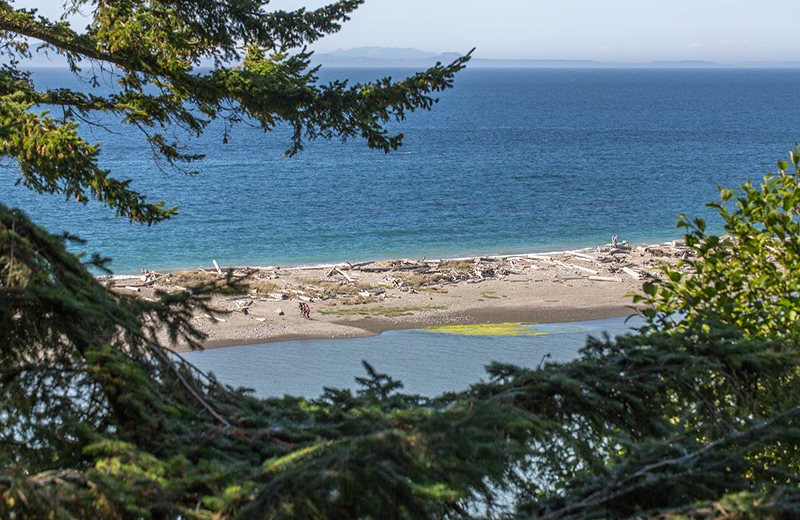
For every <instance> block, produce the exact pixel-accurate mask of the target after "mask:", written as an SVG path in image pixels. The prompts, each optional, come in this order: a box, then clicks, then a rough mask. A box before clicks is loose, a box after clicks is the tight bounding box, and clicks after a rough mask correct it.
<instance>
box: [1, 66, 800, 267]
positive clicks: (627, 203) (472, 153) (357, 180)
mask: <svg viewBox="0 0 800 520" xmlns="http://www.w3.org/2000/svg"><path fill="white" fill-rule="evenodd" d="M411 72H412V71H409V70H364V69H362V70H343V69H336V70H329V71H324V72H323V74H322V80H329V79H332V78H334V77H336V78H341V77H346V78H349V79H351V80H354V81H363V80H367V79H372V78H375V77H379V76H383V75H390V76H392V77H394V78H401V77H404V76H406V75H408V74H410V73H411ZM34 77H35V79H36V82H37V83H38V84H40V85H43V86H48V87H56V86H64V85H74V84H75V80H74V79H73V78H71V77H70V75H69V74H68V73H67V72H66V71H62V70H57V69H41V70H37V71H36V72H35V75H34ZM798 90H800V70H786V69H783V70H778V69H769V70H767V69H765V70H753V69H704V70H697V69H685V70H676V69H664V70H651V69H648V70H637V69H599V70H598V69H594V70H588V69H584V70H581V69H575V70H564V69H559V70H546V69H531V70H477V69H476V70H469V69H468V70H466V71H464V72H462V73H460V74H459V75H458V76H457V79H456V82H455V88H454V89H452V90H449V91H447V92H445V93H444V94H442V95H441V96H440V98H441V101H440V103H439V104H438V105H436V106H435V108H434V109H433V111H431V112H420V113H416V114H413V115H412V116H411V117H409V118H408V120H406V121H404V122H402V123H399V124H393V125H392V128H393V129H394V130H397V131H402V132H403V133H404V134H405V145H404V146H403V147H402V148H401V149H400V150H399V151H397V152H393V153H390V154H384V153H382V152H378V151H373V150H369V149H368V148H367V147H366V145H365V144H364V143H363V142H361V141H358V140H353V141H348V142H346V143H341V142H339V141H333V142H325V141H317V142H312V143H309V144H308V146H307V148H306V149H305V150H304V151H303V152H301V154H300V155H299V156H297V157H294V158H282V153H283V152H284V151H285V150H286V149H287V148H288V146H289V140H288V130H287V129H286V128H278V129H276V130H275V131H273V132H271V133H269V134H264V133H262V132H261V131H260V130H259V129H258V128H256V127H254V126H252V125H240V126H238V127H236V128H235V130H234V132H233V134H232V136H231V139H230V142H229V144H223V142H222V132H223V127H222V124H221V123H213V124H212V125H211V126H210V127H209V129H208V130H207V132H206V133H205V134H204V135H203V136H202V137H201V138H199V139H194V140H192V141H191V142H190V145H191V148H192V149H193V150H196V151H202V152H203V153H206V154H207V158H206V159H205V160H204V161H202V162H201V163H198V164H196V165H195V168H196V169H197V170H199V174H198V175H196V176H187V175H183V174H181V173H179V172H176V171H169V170H167V171H162V170H160V169H159V168H158V166H157V165H156V164H154V163H153V161H152V158H151V156H150V150H149V148H148V147H147V146H146V145H145V144H144V143H143V140H142V139H141V137H140V136H139V135H138V134H137V133H136V132H135V131H133V130H130V129H129V128H126V127H123V126H121V125H119V124H114V122H113V121H110V120H106V123H109V124H110V128H108V129H103V128H99V127H87V126H86V125H84V128H83V129H82V132H83V133H84V135H86V137H87V138H89V139H91V140H93V141H99V142H101V143H102V148H101V156H102V163H103V165H104V166H106V167H108V168H110V169H111V170H112V171H113V172H114V174H115V175H116V176H118V177H120V178H131V179H133V180H134V187H135V188H136V189H138V190H140V191H142V192H144V193H147V194H149V195H150V196H151V197H152V199H154V200H162V199H163V200H166V201H168V202H169V203H170V204H174V205H177V206H179V208H180V215H179V216H177V217H175V218H174V219H172V220H171V221H169V222H165V223H162V224H159V225H157V226H154V227H152V228H147V227H143V226H140V225H137V224H131V223H128V222H126V221H124V220H122V219H119V218H116V217H114V216H113V212H112V211H109V210H108V209H106V208H103V207H101V206H100V205H98V204H90V205H88V206H82V205H79V204H76V203H74V202H69V201H68V202H65V201H64V200H63V199H62V198H61V197H54V196H42V195H36V194H33V193H31V192H29V191H28V190H26V189H24V188H22V187H20V186H15V182H16V180H17V179H18V173H17V171H16V167H15V163H14V162H13V161H10V160H8V159H6V160H5V161H4V162H3V163H2V165H0V168H1V169H0V202H2V203H4V204H6V205H10V206H18V207H22V208H23V209H24V210H26V211H27V212H28V213H29V214H30V215H31V216H32V217H33V218H34V219H35V220H36V221H37V222H39V223H42V224H43V225H45V226H46V227H47V228H48V229H49V230H50V231H52V232H62V231H69V232H70V233H73V234H77V235H79V236H82V237H83V238H85V239H87V240H88V243H87V244H86V245H84V246H81V249H82V250H85V251H87V252H98V253H100V254H102V255H104V256H108V257H111V258H113V262H112V264H111V267H112V269H113V270H114V271H115V272H116V273H118V274H126V273H135V272H138V270H139V269H141V268H145V267H146V268H157V269H166V268H180V267H197V266H200V265H206V266H207V265H209V264H210V263H211V260H212V259H216V260H217V261H218V262H219V263H220V264H221V265H223V266H226V265H228V266H229V265H256V264H258V265H275V264H278V265H299V264H314V263H326V262H340V261H362V260H369V259H380V258H392V257H422V256H426V257H428V258H432V257H454V256H461V255H469V254H488V253H516V252H536V251H549V250H558V249H565V248H578V247H586V246H593V245H598V244H601V243H605V242H608V241H609V238H610V237H611V235H613V234H617V235H619V237H620V239H621V240H628V241H630V242H632V243H647V242H657V241H663V240H671V239H675V238H679V237H680V231H679V230H676V228H675V222H676V217H677V215H678V214H680V213H687V214H690V215H696V216H702V217H705V218H707V219H709V220H710V223H711V226H712V227H714V226H718V223H716V222H715V221H714V219H713V217H712V213H711V212H710V210H709V209H708V208H706V207H705V203H706V202H709V201H712V200H716V199H717V185H722V186H726V187H732V186H736V185H738V184H739V183H741V182H742V181H744V180H745V179H748V178H751V179H759V178H760V177H761V176H762V175H763V174H764V173H765V172H766V171H768V170H773V169H774V165H775V161H776V160H777V159H783V158H785V157H786V156H787V151H788V150H789V149H790V148H791V147H792V146H793V144H794V143H795V142H796V141H797V140H798V139H800V109H798V108H797V104H796V93H797V92H798ZM54 113H55V112H54Z"/></svg>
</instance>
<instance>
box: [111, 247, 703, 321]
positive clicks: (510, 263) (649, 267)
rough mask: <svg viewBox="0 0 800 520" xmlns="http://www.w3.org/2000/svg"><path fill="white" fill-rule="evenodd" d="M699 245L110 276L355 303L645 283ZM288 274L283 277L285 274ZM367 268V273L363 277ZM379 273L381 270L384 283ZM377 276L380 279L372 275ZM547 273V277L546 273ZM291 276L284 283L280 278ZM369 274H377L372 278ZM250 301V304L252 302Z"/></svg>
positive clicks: (140, 287) (146, 285)
mask: <svg viewBox="0 0 800 520" xmlns="http://www.w3.org/2000/svg"><path fill="white" fill-rule="evenodd" d="M690 254H691V250H690V249H689V248H688V247H687V246H686V245H685V244H684V243H683V242H682V241H673V242H667V243H664V244H659V245H654V246H631V245H629V244H628V242H626V241H619V240H618V239H617V237H616V236H614V237H612V239H611V242H610V243H608V244H605V245H603V246H600V247H596V248H587V249H581V250H577V251H564V252H557V253H546V254H523V255H501V256H484V257H477V258H462V259H453V260H428V259H425V258H422V259H420V260H415V259H399V260H382V261H374V262H361V263H344V264H337V265H334V266H330V267H327V268H325V269H324V270H323V271H322V272H320V271H319V270H320V268H319V267H309V268H293V269H287V270H284V271H281V269H280V268H279V267H235V268H229V269H226V270H223V269H222V268H221V267H220V266H219V264H218V263H217V262H216V260H212V262H211V263H212V265H213V269H203V268H200V269H196V270H191V271H179V272H163V273H162V272H157V271H150V270H142V275H141V276H139V277H124V278H118V279H112V280H110V281H108V283H109V285H111V286H112V287H115V288H118V289H125V290H130V291H134V292H140V293H142V294H140V296H141V297H143V298H146V297H147V296H148V291H146V289H151V290H155V289H156V288H158V289H160V290H167V291H175V290H191V289H192V288H193V287H196V286H197V285H201V284H203V283H208V282H209V280H210V281H212V282H213V283H217V284H219V285H220V287H221V288H223V287H225V284H226V283H227V281H228V280H235V281H239V282H240V283H242V284H243V286H244V289H245V291H244V293H243V294H234V293H231V292H228V293H227V294H229V295H231V297H230V298H228V299H229V300H231V301H235V303H236V304H237V305H238V304H244V305H245V306H249V304H251V303H252V301H254V300H260V301H282V300H288V299H291V300H296V301H301V302H308V301H314V300H327V299H336V298H344V299H347V300H348V301H350V302H351V303H369V302H370V301H376V300H378V299H380V300H383V299H385V298H388V297H392V295H391V294H389V293H387V289H397V290H400V291H404V292H412V293H413V292H416V291H418V290H420V289H426V290H435V287H437V286H445V285H449V284H456V283H481V282H484V281H486V280H491V279H509V280H511V281H543V280H544V279H545V277H546V278H548V279H551V280H553V281H557V282H569V281H571V280H586V281H591V282H611V283H614V282H617V283H619V282H622V281H624V280H625V279H626V278H627V279H634V280H644V279H648V278H657V277H658V276H659V275H660V271H659V269H658V267H659V266H660V265H663V264H664V263H665V262H668V263H675V262H677V261H679V260H682V259H687V258H689V256H690ZM306 272H317V273H319V274H317V275H316V276H321V278H316V277H315V278H314V279H313V280H308V279H305V280H302V279H301V280H302V281H299V280H298V279H297V278H299V277H297V278H294V277H293V275H299V274H302V273H306ZM279 273H280V275H279ZM362 273H363V274H362ZM375 274H377V275H379V276H380V278H379V280H376V277H375V276H374V275H375ZM365 275H373V276H365ZM543 275H544V276H543ZM281 277H283V278H284V280H283V282H282V283H280V284H279V283H277V282H272V280H277V279H278V278H281ZM365 278H366V279H371V283H367V281H366V280H365ZM248 302H249V303H248Z"/></svg>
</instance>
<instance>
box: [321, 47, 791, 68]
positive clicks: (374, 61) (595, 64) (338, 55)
mask: <svg viewBox="0 0 800 520" xmlns="http://www.w3.org/2000/svg"><path fill="white" fill-rule="evenodd" d="M459 56H461V54H459V53H457V52H444V53H435V52H426V51H421V50H419V49H412V48H394V47H357V48H354V49H346V50H337V51H334V52H326V53H318V54H314V55H313V56H312V59H311V62H312V64H314V65H323V66H325V67H331V68H395V67H396V68H420V67H430V66H432V65H434V64H435V63H436V62H441V63H450V62H451V61H453V60H455V59H456V58H458V57H459ZM469 67H470V68H473V69H475V68H480V69H491V68H495V69H499V68H504V69H505V68H512V69H533V68H723V67H747V68H757V67H781V68H800V62H739V63H715V62H711V61H700V60H678V61H651V62H642V63H626V62H617V61H594V60H558V59H554V60H542V59H536V60H524V59H523V60H515V59H488V58H472V59H471V60H470V62H469Z"/></svg>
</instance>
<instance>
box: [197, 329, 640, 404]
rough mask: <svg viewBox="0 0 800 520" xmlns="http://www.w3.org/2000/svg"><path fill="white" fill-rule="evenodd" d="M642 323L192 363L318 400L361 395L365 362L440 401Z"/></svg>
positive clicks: (206, 357) (272, 392) (347, 344)
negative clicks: (505, 370)
mask: <svg viewBox="0 0 800 520" xmlns="http://www.w3.org/2000/svg"><path fill="white" fill-rule="evenodd" d="M641 324H642V322H641V321H640V320H638V319H634V320H630V321H628V322H626V321H625V320H624V319H620V318H618V319H610V320H596V321H585V322H575V323H563V324H553V325H535V326H532V327H533V328H535V330H536V331H538V332H542V333H544V334H543V335H540V336H521V337H520V336H511V337H509V336H461V335H455V334H442V333H433V332H427V331H422V330H396V331H389V332H384V333H383V334H381V335H379V336H373V337H368V338H356V339H331V340H323V339H317V340H309V341H282V342H278V343H268V344H265V345H248V346H242V347H230V348H221V349H213V350H206V351H202V352H190V353H188V354H185V357H187V358H188V360H189V361H190V362H192V363H193V364H195V365H196V366H197V367H198V368H200V369H202V370H204V371H211V372H213V373H214V374H215V375H216V376H217V377H218V378H219V380H220V381H222V382H224V383H228V384H230V385H232V386H234V387H241V386H243V387H247V388H252V389H253V390H255V392H256V394H257V395H260V396H263V397H267V396H282V395H295V396H302V397H317V396H319V395H320V394H321V393H322V390H323V388H324V387H332V388H356V387H357V386H356V384H355V379H354V378H355V377H357V376H364V375H366V374H365V371H364V369H363V368H362V366H361V361H362V360H366V361H367V362H369V363H370V364H371V365H372V366H373V367H374V368H375V369H376V370H378V371H379V372H383V373H386V374H389V375H390V376H392V377H393V378H395V379H399V380H400V381H402V382H403V384H404V385H405V387H404V391H405V392H408V393H412V394H422V395H428V396H434V395H438V394H441V393H443V392H448V391H458V390H466V389H467V388H468V387H469V385H470V384H472V383H476V382H478V381H480V380H481V379H482V378H485V377H486V371H485V370H484V367H485V366H486V365H488V364H489V363H491V362H492V361H499V362H503V363H513V364H516V365H519V366H524V367H529V368H535V367H537V366H539V364H540V363H541V362H542V359H543V357H544V356H545V355H546V354H550V356H549V357H548V361H569V360H570V359H573V358H575V357H576V356H577V354H578V349H579V348H581V347H583V346H584V344H585V342H586V338H587V336H589V335H592V336H595V337H601V336H602V334H603V332H607V333H608V334H609V335H611V336H614V335H618V334H622V333H624V332H627V331H629V330H630V327H632V326H639V325H641Z"/></svg>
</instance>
